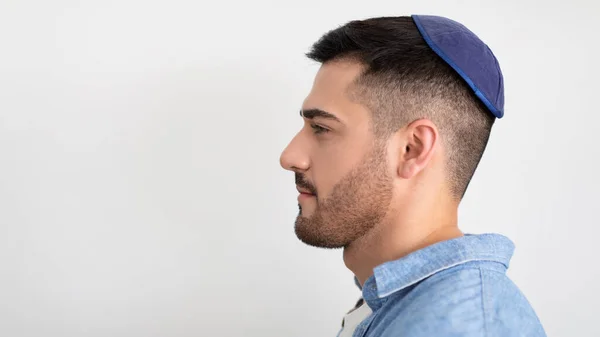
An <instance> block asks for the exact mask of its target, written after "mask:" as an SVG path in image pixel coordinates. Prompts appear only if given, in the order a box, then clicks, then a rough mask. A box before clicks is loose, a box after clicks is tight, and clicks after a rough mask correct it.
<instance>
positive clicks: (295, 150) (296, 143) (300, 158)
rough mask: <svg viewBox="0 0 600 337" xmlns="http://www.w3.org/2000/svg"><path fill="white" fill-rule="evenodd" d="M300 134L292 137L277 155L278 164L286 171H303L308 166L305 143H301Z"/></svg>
mask: <svg viewBox="0 0 600 337" xmlns="http://www.w3.org/2000/svg"><path fill="white" fill-rule="evenodd" d="M300 135H301V133H298V134H297V135H296V136H295V137H294V139H292V141H291V142H290V143H289V144H288V146H287V147H286V148H285V149H284V150H283V152H282V153H281V156H280V157H279V164H280V165H281V167H283V168H284V169H286V170H288V171H294V172H305V171H307V170H308V168H309V167H310V160H309V156H308V153H307V151H306V144H303V142H302V139H301V137H300Z"/></svg>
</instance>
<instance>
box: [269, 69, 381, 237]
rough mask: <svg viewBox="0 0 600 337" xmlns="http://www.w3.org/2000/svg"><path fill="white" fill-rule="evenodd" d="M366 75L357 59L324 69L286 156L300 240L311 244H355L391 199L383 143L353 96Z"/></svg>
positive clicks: (314, 86) (370, 227)
mask: <svg viewBox="0 0 600 337" xmlns="http://www.w3.org/2000/svg"><path fill="white" fill-rule="evenodd" d="M361 70H362V68H361V66H360V64H358V63H355V62H352V61H334V62H328V63H325V64H324V65H323V66H322V67H321V69H320V70H319V72H318V73H317V75H316V77H315V81H314V84H313V88H312V90H311V92H310V93H309V95H308V96H307V98H306V100H305V101H304V104H303V107H302V111H301V117H302V118H303V122H304V125H303V127H302V129H301V130H300V131H299V132H298V134H297V135H296V136H295V137H294V138H293V139H292V141H291V142H290V144H289V145H288V146H287V148H286V149H285V150H284V151H283V153H282V155H281V165H282V166H283V167H284V168H285V169H287V170H290V171H293V172H294V173H295V182H296V187H297V189H298V192H299V193H300V194H299V197H298V204H299V208H300V212H299V214H298V217H297V218H296V222H295V231H296V235H297V236H298V238H299V239H300V240H301V241H303V242H304V243H306V244H308V245H312V246H316V247H323V248H342V247H346V246H348V245H350V244H351V243H352V242H354V241H355V240H357V239H358V238H360V237H361V236H363V235H365V234H366V233H368V232H369V231H370V230H371V229H372V228H373V227H374V226H376V225H377V224H378V223H380V222H381V221H382V219H383V218H384V217H385V215H386V213H387V210H388V208H389V205H390V202H391V199H392V175H391V172H390V171H389V168H388V165H387V163H386V146H385V142H383V141H382V140H379V139H376V137H375V136H374V134H373V132H372V128H371V112H370V111H368V110H367V108H366V107H365V106H363V105H362V104H360V103H358V102H356V101H353V100H352V99H351V98H350V95H349V93H348V92H349V89H350V86H351V85H352V84H353V82H354V80H355V79H356V77H357V76H358V75H359V74H360V72H361Z"/></svg>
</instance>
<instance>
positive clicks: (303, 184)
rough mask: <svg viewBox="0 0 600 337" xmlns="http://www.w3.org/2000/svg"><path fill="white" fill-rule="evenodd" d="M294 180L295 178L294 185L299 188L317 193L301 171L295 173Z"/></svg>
mask: <svg viewBox="0 0 600 337" xmlns="http://www.w3.org/2000/svg"><path fill="white" fill-rule="evenodd" d="M294 176H295V178H296V179H295V180H296V185H297V186H298V187H300V188H305V189H307V190H309V191H310V193H312V194H314V195H317V189H316V188H315V187H314V186H313V184H311V183H310V182H309V181H308V180H307V179H306V177H305V176H304V174H302V173H297V172H296V173H295V175H294Z"/></svg>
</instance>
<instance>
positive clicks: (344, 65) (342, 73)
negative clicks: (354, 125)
mask: <svg viewBox="0 0 600 337" xmlns="http://www.w3.org/2000/svg"><path fill="white" fill-rule="evenodd" d="M362 71H363V66H362V65H361V64H360V63H358V62H354V61H350V60H336V61H330V62H327V63H324V64H323V65H321V68H320V69H319V71H318V72H317V74H316V76H315V79H314V82H313V86H312V89H311V91H310V93H309V94H308V96H307V97H306V99H305V100H304V104H303V105H302V109H303V110H309V109H321V110H324V111H328V112H330V113H332V114H334V115H336V116H337V117H338V118H339V119H340V120H342V122H352V121H354V120H356V119H364V118H365V117H367V116H368V115H367V109H366V108H365V107H364V106H363V105H361V104H360V103H358V102H357V101H356V100H353V99H351V95H350V89H351V88H352V85H353V84H354V82H355V80H356V79H357V78H358V76H359V75H360V74H361V72H362Z"/></svg>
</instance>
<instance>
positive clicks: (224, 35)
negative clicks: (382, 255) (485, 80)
mask: <svg viewBox="0 0 600 337" xmlns="http://www.w3.org/2000/svg"><path fill="white" fill-rule="evenodd" d="M538 4H539V5H538ZM412 13H419V14H437V15H443V16H448V17H450V18H453V19H455V20H457V21H460V22H462V23H463V24H465V25H466V26H467V27H469V28H470V29H471V30H473V31H474V32H475V33H476V34H478V35H479V36H480V37H481V38H482V39H483V40H484V41H485V42H486V43H488V44H489V45H490V47H491V48H492V50H493V51H494V52H495V54H496V56H497V57H498V59H499V60H500V64H501V67H502V69H503V72H504V76H505V85H506V115H505V118H504V119H502V120H500V121H499V122H498V123H497V124H496V126H495V128H494V130H493V133H492V137H491V141H490V144H489V147H488V151H487V153H486V155H485V156H484V158H483V161H482V163H481V166H480V168H479V171H478V173H477V174H476V176H475V178H474V181H473V183H472V184H471V186H470V190H469V192H468V193H467V196H466V199H465V200H464V202H463V205H462V206H461V213H460V221H461V226H462V229H463V230H464V231H466V232H471V233H484V232H499V233H502V234H505V235H507V236H509V237H510V238H511V239H512V240H513V241H514V242H515V243H516V246H517V249H516V252H515V256H514V258H513V261H512V265H511V269H510V270H509V275H510V276H511V277H512V278H513V280H514V281H515V282H516V283H517V284H518V285H519V286H520V288H521V289H522V290H523V292H524V293H525V294H526V295H527V297H528V298H529V300H530V302H531V303H532V305H533V306H534V308H535V310H536V311H537V313H538V314H539V316H540V318H541V320H542V322H543V324H544V326H545V328H546V330H547V332H548V334H549V335H551V336H600V325H598V322H597V317H596V316H597V312H598V310H597V308H598V302H599V301H600V277H599V276H600V275H599V274H600V263H598V260H597V258H598V256H599V255H600V254H599V253H598V246H599V244H598V235H599V234H600V232H599V229H598V226H599V225H600V221H599V220H598V217H597V213H598V208H599V205H598V203H599V201H600V200H599V198H598V188H599V185H600V178H599V177H598V175H599V173H600V165H599V161H598V157H599V156H600V151H599V150H598V138H597V135H598V127H599V123H600V112H599V111H598V95H599V92H600V85H598V82H597V79H598V78H599V77H600V66H599V61H598V55H600V53H599V52H600V49H599V48H598V37H597V35H596V33H595V32H597V31H598V30H600V23H599V22H598V17H599V16H600V10H598V5H597V4H595V2H593V1H583V0H582V1H560V2H559V1H545V2H538V1H502V2H501V1H485V2H484V1H458V0H455V1H447V0H444V1H417V0H414V1H398V0H396V1H356V2H349V1H313V2H311V1H298V2H289V3H288V4H283V3H282V2H281V1H279V2H275V1H273V2H272V3H268V2H265V1H262V2H261V1H246V2H242V1H238V2H226V1H210V2H208V1H206V2H203V1H189V2H181V1H171V0H170V1H142V0H138V1H106V0H105V1H67V0H53V1H42V0H38V1H22V0H0V336H7V337H9V336H10V337H21V336H61V337H71V336H73V337H75V336H98V337H100V336H140V337H141V336H144V337H151V336H169V337H178V336H288V337H289V336H334V335H335V334H336V333H337V331H338V329H339V327H340V323H341V318H342V316H343V314H344V313H345V312H346V311H347V310H348V309H350V307H351V306H352V305H353V304H354V302H355V301H356V299H357V298H358V296H359V292H358V289H356V288H355V286H354V284H353V280H352V274H351V272H350V271H348V270H347V269H346V268H345V266H344V264H343V261H342V258H341V251H339V250H337V251H331V250H319V249H315V248H311V247H307V246H305V245H303V244H302V243H300V242H299V241H298V240H297V239H296V237H295V235H294V232H293V220H294V218H295V216H296V214H297V205H296V200H295V198H296V192H295V189H294V184H293V175H292V174H291V173H289V172H285V171H284V170H283V169H281V168H280V167H279V163H278V160H279V154H280V152H281V150H283V148H284V147H285V146H286V144H287V142H288V141H289V140H290V139H291V138H292V137H293V135H294V134H295V132H296V131H297V130H298V128H300V127H301V120H300V118H299V116H298V109H299V107H300V104H301V103H302V100H303V99H304V97H305V95H306V94H307V93H308V90H309V89H310V86H311V84H312V79H313V76H314V74H315V72H316V70H317V68H318V65H317V64H314V63H313V62H311V61H309V60H307V59H306V58H305V57H304V55H303V54H304V53H305V52H306V51H308V48H309V47H310V45H311V44H312V43H313V42H314V41H315V40H317V39H318V38H319V37H320V36H321V34H323V33H325V32H326V31H327V30H329V29H332V28H335V27H337V26H338V25H341V24H343V23H345V22H347V21H348V20H351V19H362V18H367V17H371V16H380V15H409V14H412Z"/></svg>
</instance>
